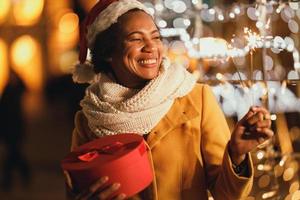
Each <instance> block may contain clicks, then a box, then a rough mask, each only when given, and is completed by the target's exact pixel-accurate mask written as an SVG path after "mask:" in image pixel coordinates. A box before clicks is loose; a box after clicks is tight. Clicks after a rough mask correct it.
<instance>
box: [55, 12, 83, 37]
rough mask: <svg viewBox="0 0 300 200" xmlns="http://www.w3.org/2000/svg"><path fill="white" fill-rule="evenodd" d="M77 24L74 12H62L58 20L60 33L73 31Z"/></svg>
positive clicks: (77, 20)
mask: <svg viewBox="0 0 300 200" xmlns="http://www.w3.org/2000/svg"><path fill="white" fill-rule="evenodd" d="M78 25H79V18H78V16H77V15H76V14H75V13H72V12H69V13H66V14H64V15H63V16H62V17H61V18H60V20H59V24H58V26H59V31H61V32H62V33H73V32H74V31H76V29H77V28H78Z"/></svg>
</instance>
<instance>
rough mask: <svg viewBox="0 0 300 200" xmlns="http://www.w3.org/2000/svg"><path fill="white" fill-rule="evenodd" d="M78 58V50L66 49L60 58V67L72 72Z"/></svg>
mask: <svg viewBox="0 0 300 200" xmlns="http://www.w3.org/2000/svg"><path fill="white" fill-rule="evenodd" d="M77 60H78V53H77V51H66V52H64V53H63V54H61V55H60V58H59V68H60V71H61V72H63V73H70V72H71V70H72V67H73V66H74V65H75V63H76V61H77Z"/></svg>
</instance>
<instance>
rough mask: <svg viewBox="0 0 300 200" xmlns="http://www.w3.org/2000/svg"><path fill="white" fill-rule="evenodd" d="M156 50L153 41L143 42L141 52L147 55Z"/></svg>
mask: <svg viewBox="0 0 300 200" xmlns="http://www.w3.org/2000/svg"><path fill="white" fill-rule="evenodd" d="M156 49H157V46H156V45H155V43H154V42H153V41H145V44H144V47H143V51H145V52H148V53H152V52H154V51H155V50H156Z"/></svg>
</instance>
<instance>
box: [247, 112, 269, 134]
mask: <svg viewBox="0 0 300 200" xmlns="http://www.w3.org/2000/svg"><path fill="white" fill-rule="evenodd" d="M248 113H252V115H250V114H248ZM248 113H247V114H246V116H247V115H248V116H249V117H248V118H246V119H245V121H244V123H243V124H244V126H245V127H246V129H248V130H246V131H250V132H251V131H255V129H257V128H270V127H271V116H270V114H269V112H268V111H267V110H266V109H265V108H263V107H251V108H250V110H249V112H248ZM246 116H245V117H246Z"/></svg>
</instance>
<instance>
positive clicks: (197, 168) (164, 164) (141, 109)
mask: <svg viewBox="0 0 300 200" xmlns="http://www.w3.org/2000/svg"><path fill="white" fill-rule="evenodd" d="M80 39H81V40H80V53H79V61H80V63H79V64H77V65H76V67H75V70H74V74H73V79H74V81H77V82H84V81H86V82H89V83H90V84H91V85H90V86H89V87H88V88H87V89H86V95H85V97H84V98H83V100H82V101H81V102H80V105H81V107H82V110H81V111H78V112H77V114H76V116H75V129H74V131H73V137H72V147H71V149H72V150H74V149H75V148H76V147H78V146H81V145H83V144H85V143H88V142H89V141H91V140H93V139H96V138H101V137H103V136H110V135H118V134H128V133H134V134H139V135H141V136H143V137H144V139H145V142H146V144H147V146H148V148H149V151H148V154H149V157H150V158H152V159H150V161H151V165H152V168H153V174H154V179H153V182H152V183H151V184H150V185H149V186H148V187H147V188H145V190H143V191H140V192H138V193H137V194H136V195H135V196H133V197H132V196H130V198H133V199H154V200H156V199H172V200H179V199H186V200H193V199H208V194H207V190H210V192H211V193H212V195H213V197H214V198H215V199H222V200H231V199H245V198H246V196H247V195H248V193H249V192H250V190H251V185H252V179H253V167H252V162H251V157H250V156H249V152H250V151H251V150H253V149H254V148H256V146H258V145H259V144H260V143H261V142H264V141H265V140H267V139H269V138H270V137H272V135H273V132H272V130H270V125H271V121H270V117H269V112H268V111H267V110H265V109H264V108H260V107H252V108H251V109H250V110H249V112H248V113H247V114H246V115H245V117H244V118H243V119H242V120H241V121H239V122H238V124H237V125H236V128H235V129H234V130H233V132H232V134H230V132H229V128H228V126H227V123H226V120H225V117H224V115H223V113H222V111H221V109H220V108H219V106H218V103H217V102H216V99H215V97H214V96H213V94H212V92H211V90H210V88H209V87H208V86H207V85H203V84H197V83H196V80H195V78H194V77H193V75H192V74H191V73H189V72H188V71H187V70H186V69H185V68H184V67H183V66H179V65H174V64H171V63H170V62H169V60H168V58H166V57H165V56H164V55H163V45H162V42H161V39H160V34H159V30H158V29H157V26H156V25H155V23H154V20H153V17H152V16H151V12H149V11H148V9H147V8H146V7H145V6H144V5H143V4H142V3H140V2H139V1H136V0H102V1H99V2H98V3H97V4H96V5H95V6H94V8H92V10H91V11H90V12H89V14H88V16H87V18H86V20H85V22H84V26H83V27H82V32H81V36H80ZM88 48H89V49H90V50H91V53H92V60H91V63H90V62H89V61H87V60H86V57H87V50H88ZM89 70H94V72H95V74H92V73H91V72H90V71H89ZM129 165H130V166H131V163H129ZM122 169H123V168H122ZM122 171H126V169H124V170H122ZM64 174H65V175H66V178H67V179H66V180H67V185H68V191H69V193H68V194H69V196H70V198H75V199H89V198H93V199H94V198H95V199H111V198H110V197H111V196H112V195H115V198H114V199H124V198H127V197H126V194H122V193H121V194H120V192H119V193H118V191H119V189H120V188H122V185H120V183H113V182H110V181H109V177H108V176H103V177H95V182H94V183H93V184H91V185H87V186H86V190H84V189H83V191H76V187H73V183H72V177H71V176H72V174H69V173H68V172H66V171H65V173H64ZM136 181H139V180H136ZM75 184H76V183H75Z"/></svg>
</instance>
